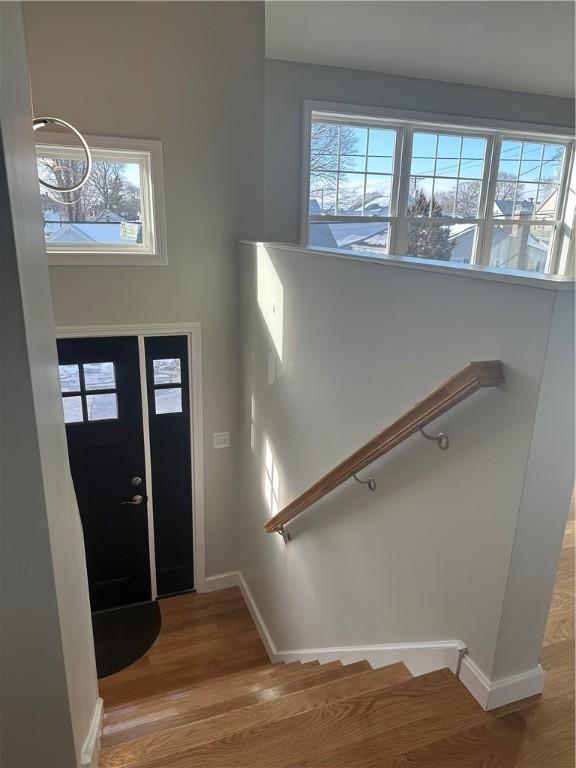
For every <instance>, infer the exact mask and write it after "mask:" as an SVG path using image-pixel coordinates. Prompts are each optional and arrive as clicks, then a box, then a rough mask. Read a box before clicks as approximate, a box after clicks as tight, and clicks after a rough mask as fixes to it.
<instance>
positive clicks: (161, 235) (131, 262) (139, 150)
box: [37, 131, 168, 267]
mask: <svg viewBox="0 0 576 768" xmlns="http://www.w3.org/2000/svg"><path fill="white" fill-rule="evenodd" d="M85 139H86V141H87V143H88V146H89V147H90V148H91V149H97V150H104V151H105V152H106V153H107V154H109V155H110V156H113V155H114V154H115V153H118V154H120V155H121V156H122V157H125V156H126V155H127V154H129V155H131V156H132V157H133V159H134V162H138V163H141V164H142V163H144V164H145V165H147V166H148V173H143V174H142V175H141V185H142V186H141V201H142V203H141V204H142V211H143V217H142V219H143V227H144V237H143V240H144V243H143V244H142V245H128V244H126V245H124V246H122V245H118V244H115V245H113V246H112V247H106V246H105V245H104V246H103V245H101V244H97V245H93V246H91V245H84V246H79V245H78V244H76V243H70V244H62V243H59V244H58V245H57V246H51V245H50V244H46V253H47V256H48V264H49V265H50V266H74V265H86V266H106V267H110V266H165V265H166V264H167V263H168V250H167V245H166V213H165V206H164V163H163V159H162V143H161V142H160V141H156V140H152V139H127V138H119V137H112V136H85ZM54 147H58V148H61V149H63V150H64V151H65V150H66V149H70V148H74V149H75V150H76V149H77V148H78V142H77V141H75V140H74V137H72V136H70V135H69V134H67V133H64V132H62V133H60V132H58V133H56V132H48V131H41V132H40V133H38V134H37V148H38V149H42V148H48V149H51V148H52V149H53V148H54Z"/></svg>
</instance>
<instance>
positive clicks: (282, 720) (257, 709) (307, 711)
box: [101, 662, 451, 768]
mask: <svg viewBox="0 0 576 768" xmlns="http://www.w3.org/2000/svg"><path fill="white" fill-rule="evenodd" d="M365 665H366V663H365V662H359V663H358V666H357V665H350V666H349V667H342V668H341V670H339V671H338V672H336V671H335V672H333V673H332V674H334V675H335V676H336V679H334V680H332V681H327V680H324V681H322V680H318V682H317V684H315V685H313V686H311V687H308V688H306V689H304V690H299V691H295V692H293V693H289V692H287V691H285V692H284V694H282V692H276V694H275V697H274V698H273V699H272V700H269V701H266V700H264V701H261V702H260V703H254V704H251V705H249V706H244V707H242V708H239V709H234V710H233V711H230V712H226V713H224V714H221V715H215V716H213V717H210V718H208V719H205V720H201V721H197V722H195V723H191V724H189V725H184V726H180V727H178V728H173V729H171V730H168V731H164V732H162V733H159V734H156V735H154V736H150V737H145V738H141V739H138V740H134V741H130V742H127V743H126V744H124V745H121V746H120V747H118V748H116V749H110V750H107V751H105V752H104V753H103V754H102V758H101V759H102V762H101V765H102V766H103V767H104V766H128V765H135V766H136V765H137V766H138V768H144V767H145V766H146V768H151V767H152V766H154V767H155V768H160V767H162V768H168V767H169V766H170V767H171V766H173V765H174V766H187V767H188V766H204V765H214V766H218V768H224V767H225V766H226V767H229V768H240V766H243V765H246V766H249V767H250V768H253V766H254V765H255V764H258V765H263V766H264V765H265V766H266V768H270V766H271V765H272V763H270V764H269V763H268V760H267V759H264V758H263V755H262V753H261V751H260V748H261V747H262V748H263V749H266V748H267V746H268V740H269V739H268V730H269V729H272V730H271V733H272V734H273V735H274V734H275V733H277V734H278V735H280V734H283V736H284V737H285V739H286V738H287V739H288V741H289V742H290V743H289V744H288V745H285V746H284V747H282V748H281V750H280V751H281V753H283V754H284V755H285V757H288V756H289V755H290V754H294V749H295V746H296V745H298V750H300V742H299V736H298V735H297V731H298V727H297V728H296V731H294V730H293V724H297V725H300V730H301V731H302V736H304V737H307V736H308V731H307V728H306V724H307V723H315V722H317V721H318V722H321V721H322V717H321V716H319V715H318V713H321V712H323V711H324V710H326V709H327V710H330V708H338V707H341V708H343V711H344V712H346V711H347V710H348V709H350V704H349V702H354V701H356V700H359V701H363V700H364V699H365V698H366V699H367V701H371V700H372V698H374V697H375V696H377V695H381V696H383V695H385V694H386V691H387V690H393V689H394V688H395V687H397V686H398V685H402V684H407V682H408V681H409V680H410V679H411V675H410V673H409V672H408V670H407V669H406V667H404V665H403V664H394V665H391V666H389V667H383V668H381V669H376V670H372V669H368V670H366V666H365ZM360 669H363V670H364V671H358V672H356V670H360ZM346 671H348V674H345V673H346ZM353 672H356V673H355V674H352V673H353ZM448 674H450V673H448ZM450 676H451V675H450ZM266 693H267V692H266V691H264V692H263V694H264V697H265V696H266ZM271 695H272V694H271ZM351 711H352V712H355V711H356V709H355V708H354V707H352V708H351ZM292 734H293V735H292ZM316 738H318V737H316ZM319 738H320V740H322V736H321V735H319ZM330 738H331V739H332V735H331V737H330ZM237 747H238V751H237ZM272 751H273V752H274V754H275V759H276V758H277V757H278V755H276V753H275V748H274V749H272ZM255 756H257V758H258V762H257V763H255ZM220 760H222V762H219V761H220ZM238 761H240V762H238Z"/></svg>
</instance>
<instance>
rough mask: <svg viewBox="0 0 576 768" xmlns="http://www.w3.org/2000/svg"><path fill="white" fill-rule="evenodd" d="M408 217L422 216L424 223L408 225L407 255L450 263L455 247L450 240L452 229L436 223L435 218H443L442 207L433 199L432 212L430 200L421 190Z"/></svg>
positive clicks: (410, 208) (409, 210)
mask: <svg viewBox="0 0 576 768" xmlns="http://www.w3.org/2000/svg"><path fill="white" fill-rule="evenodd" d="M408 215H409V216H421V217H422V222H421V223H420V222H418V224H409V225H408V243H407V251H406V253H407V255H408V256H418V257H419V258H423V259H439V260H442V261H450V255H451V253H452V251H453V249H454V246H455V243H454V241H452V240H451V239H450V227H449V226H447V225H442V224H438V223H437V222H435V221H434V217H435V216H442V206H441V205H440V204H439V203H438V202H437V201H436V200H435V199H432V211H430V200H429V199H428V198H427V197H426V194H425V193H424V191H423V190H421V189H420V190H419V191H418V193H417V196H416V199H415V200H414V203H413V204H412V205H411V206H410V207H409V208H408Z"/></svg>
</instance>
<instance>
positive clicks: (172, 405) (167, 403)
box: [154, 387, 182, 416]
mask: <svg viewBox="0 0 576 768" xmlns="http://www.w3.org/2000/svg"><path fill="white" fill-rule="evenodd" d="M154 410H155V412H156V415H158V416H159V415H161V414H163V413H182V390H181V388H180V387H166V388H162V389H156V390H154Z"/></svg>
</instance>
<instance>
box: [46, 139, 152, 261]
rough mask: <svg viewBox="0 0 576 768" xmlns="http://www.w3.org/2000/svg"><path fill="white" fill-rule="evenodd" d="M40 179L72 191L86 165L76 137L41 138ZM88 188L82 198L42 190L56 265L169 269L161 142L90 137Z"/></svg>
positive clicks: (48, 241) (49, 247)
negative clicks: (75, 140)
mask: <svg viewBox="0 0 576 768" xmlns="http://www.w3.org/2000/svg"><path fill="white" fill-rule="evenodd" d="M35 137H36V139H37V141H38V144H37V146H36V155H37V166H38V176H39V178H40V179H42V180H43V181H45V182H47V183H48V184H51V185H53V186H56V187H71V186H74V185H75V184H77V183H78V182H79V181H80V180H81V179H82V177H83V176H84V172H85V167H86V157H85V155H84V152H83V150H82V149H81V148H80V147H79V146H78V145H77V144H74V143H73V140H72V139H69V137H68V134H64V133H63V134H47V133H45V132H44V131H38V132H37V133H36V134H35ZM87 141H88V145H89V146H90V151H91V154H92V160H93V164H92V171H91V173H90V176H89V178H88V181H87V182H86V183H85V184H84V185H83V186H82V187H81V188H80V189H79V190H77V191H75V192H57V191H54V190H52V189H48V188H46V187H44V186H42V185H40V201H41V204H42V216H43V220H44V239H45V242H46V251H47V253H48V257H49V262H50V263H51V264H107V265H112V264H162V263H165V261H166V249H165V244H164V206H163V197H162V151H161V145H160V142H157V141H141V140H127V139H112V138H104V137H87Z"/></svg>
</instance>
